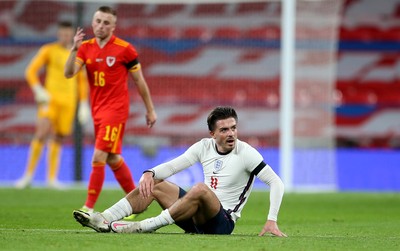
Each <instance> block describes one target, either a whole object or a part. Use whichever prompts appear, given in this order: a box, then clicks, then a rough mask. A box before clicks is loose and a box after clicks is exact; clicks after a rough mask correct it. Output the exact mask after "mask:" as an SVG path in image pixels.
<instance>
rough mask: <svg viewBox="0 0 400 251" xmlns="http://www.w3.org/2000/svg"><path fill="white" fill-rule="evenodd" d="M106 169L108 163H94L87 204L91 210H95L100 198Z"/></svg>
mask: <svg viewBox="0 0 400 251" xmlns="http://www.w3.org/2000/svg"><path fill="white" fill-rule="evenodd" d="M105 167H106V163H103V162H94V163H92V173H91V174H90V179H89V186H88V195H87V199H86V203H85V206H87V207H89V208H94V204H96V201H97V199H98V198H99V195H100V192H101V188H102V187H103V183H104V178H105Z"/></svg>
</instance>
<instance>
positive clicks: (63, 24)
mask: <svg viewBox="0 0 400 251" xmlns="http://www.w3.org/2000/svg"><path fill="white" fill-rule="evenodd" d="M57 26H58V28H74V25H73V24H72V22H71V21H67V20H62V21H59V22H58V23H57Z"/></svg>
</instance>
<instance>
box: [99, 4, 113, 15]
mask: <svg viewBox="0 0 400 251" xmlns="http://www.w3.org/2000/svg"><path fill="white" fill-rule="evenodd" d="M97 10H98V11H100V12H103V13H108V14H112V15H113V16H114V17H117V11H116V10H114V9H113V8H111V7H110V6H100V7H99V8H98V9H97Z"/></svg>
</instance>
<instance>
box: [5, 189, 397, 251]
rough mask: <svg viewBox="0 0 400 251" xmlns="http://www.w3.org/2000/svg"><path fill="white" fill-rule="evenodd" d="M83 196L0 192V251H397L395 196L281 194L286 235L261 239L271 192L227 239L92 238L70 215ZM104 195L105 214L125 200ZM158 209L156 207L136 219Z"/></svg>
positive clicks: (169, 230)
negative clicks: (116, 203)
mask: <svg viewBox="0 0 400 251" xmlns="http://www.w3.org/2000/svg"><path fill="white" fill-rule="evenodd" d="M85 193H86V191H85V190H83V189H81V190H79V189H76V190H66V191H54V190H47V189H39V188H34V189H28V190H22V191H21V190H14V189H10V188H2V189H0V215H1V218H0V219H1V221H0V250H81V251H83V250H96V251H97V250H118V251H120V250H151V251H153V250H218V251H225V250H226V251H228V250H229V251H231V250H246V251H250V250H260V251H261V250H307V251H308V250H323V251H326V250H400V194H396V193H321V194H296V193H293V194H286V195H285V197H284V200H283V204H282V207H281V212H280V217H279V226H280V228H281V230H282V231H284V232H285V233H287V234H288V235H289V237H288V238H275V237H270V236H264V237H258V236H257V234H258V233H259V231H260V230H261V228H262V226H263V224H264V222H265V218H266V215H267V211H268V205H269V203H268V200H269V199H268V198H269V194H268V193H266V192H253V194H252V195H251V197H250V199H249V202H248V203H247V205H246V207H245V209H244V211H243V213H242V218H241V219H240V220H239V221H238V223H237V224H236V227H235V230H234V233H233V234H232V235H230V236H213V235H190V234H183V233H182V231H181V230H180V229H179V228H177V227H176V226H174V225H172V226H168V227H165V228H162V229H160V230H158V231H157V232H156V233H153V234H112V233H107V234H104V233H102V234H101V233H96V232H94V231H93V230H91V229H89V228H83V227H81V226H80V225H79V224H78V223H77V222H75V220H74V219H73V217H72V210H73V209H75V208H77V207H79V206H81V204H82V203H83V201H84V199H85ZM122 196H123V193H122V192H121V191H120V190H104V191H103V192H102V194H101V196H100V199H99V202H98V204H97V209H98V210H103V209H105V208H107V207H108V206H110V205H112V204H113V203H114V202H116V201H118V200H119V199H120V198H122ZM159 212H160V208H159V207H158V205H156V204H153V206H151V207H150V208H149V209H148V210H147V211H146V212H145V213H143V214H141V215H140V216H139V218H138V219H143V218H145V217H149V216H154V215H156V214H158V213H159Z"/></svg>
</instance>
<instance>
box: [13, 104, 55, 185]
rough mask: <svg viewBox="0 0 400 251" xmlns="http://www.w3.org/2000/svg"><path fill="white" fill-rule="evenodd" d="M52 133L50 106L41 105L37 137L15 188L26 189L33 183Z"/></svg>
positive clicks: (32, 143)
mask: <svg viewBox="0 0 400 251" xmlns="http://www.w3.org/2000/svg"><path fill="white" fill-rule="evenodd" d="M52 133H53V132H52V123H51V114H50V109H49V105H46V106H44V105H40V106H39V110H38V117H37V121H36V129H35V135H34V137H33V139H32V141H31V144H30V146H29V153H28V159H27V163H26V168H25V172H24V175H23V176H22V178H20V179H19V180H18V181H17V182H16V184H15V186H16V187H17V188H25V187H27V186H29V185H30V183H31V182H32V179H33V176H34V174H35V171H36V168H37V164H38V162H39V160H40V157H41V156H42V152H43V147H44V145H45V143H46V140H47V138H48V136H49V135H51V134H52Z"/></svg>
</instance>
